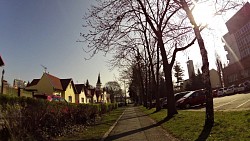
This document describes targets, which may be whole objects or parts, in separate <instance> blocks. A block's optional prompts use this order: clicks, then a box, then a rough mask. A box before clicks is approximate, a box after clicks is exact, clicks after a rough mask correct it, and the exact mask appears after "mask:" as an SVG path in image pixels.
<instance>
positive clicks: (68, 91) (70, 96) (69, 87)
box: [60, 78, 78, 103]
mask: <svg viewBox="0 0 250 141" xmlns="http://www.w3.org/2000/svg"><path fill="white" fill-rule="evenodd" d="M60 81H61V84H62V88H63V91H62V93H61V97H63V98H65V100H66V101H67V102H69V103H77V102H78V101H76V97H75V94H76V88H75V84H74V82H73V80H72V79H71V78H70V79H60Z"/></svg>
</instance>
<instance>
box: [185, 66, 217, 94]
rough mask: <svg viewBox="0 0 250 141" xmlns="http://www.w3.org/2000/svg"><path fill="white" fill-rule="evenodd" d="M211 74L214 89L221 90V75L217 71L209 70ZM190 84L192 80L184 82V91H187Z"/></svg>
mask: <svg viewBox="0 0 250 141" xmlns="http://www.w3.org/2000/svg"><path fill="white" fill-rule="evenodd" d="M209 74H210V83H211V87H212V89H215V88H220V87H221V82H220V76H219V73H218V72H217V71H216V70H215V69H211V70H209ZM188 83H191V82H190V79H187V80H184V81H183V89H184V90H185V89H186V87H187V84H188Z"/></svg>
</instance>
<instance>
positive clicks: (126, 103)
mask: <svg viewBox="0 0 250 141" xmlns="http://www.w3.org/2000/svg"><path fill="white" fill-rule="evenodd" d="M124 93H125V106H127V94H126V83H125V80H124Z"/></svg>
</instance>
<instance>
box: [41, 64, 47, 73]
mask: <svg viewBox="0 0 250 141" xmlns="http://www.w3.org/2000/svg"><path fill="white" fill-rule="evenodd" d="M41 66H42V67H43V69H44V72H45V73H46V71H47V67H45V66H44V65H41Z"/></svg>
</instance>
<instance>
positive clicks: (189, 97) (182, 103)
mask: <svg viewBox="0 0 250 141" xmlns="http://www.w3.org/2000/svg"><path fill="white" fill-rule="evenodd" d="M205 102H206V96H205V94H204V92H203V91H202V90H197V91H191V92H189V93H187V94H186V95H185V96H183V97H182V98H181V99H179V100H178V101H177V102H176V106H177V107H179V108H186V109H188V108H190V107H191V106H195V105H203V104H204V103H205Z"/></svg>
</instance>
